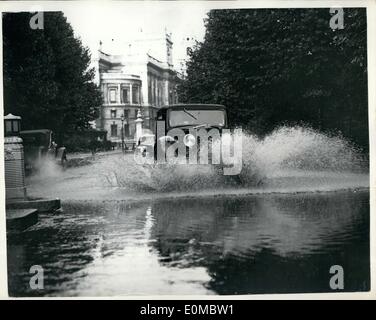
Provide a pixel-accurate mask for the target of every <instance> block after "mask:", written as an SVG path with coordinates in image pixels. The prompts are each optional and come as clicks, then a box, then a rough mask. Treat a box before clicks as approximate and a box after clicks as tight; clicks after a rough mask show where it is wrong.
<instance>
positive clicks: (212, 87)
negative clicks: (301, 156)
mask: <svg viewBox="0 0 376 320" xmlns="http://www.w3.org/2000/svg"><path fill="white" fill-rule="evenodd" d="M331 16H332V15H331V14H330V13H329V9H262V10H260V9H257V10H250V9H237V10H212V11H210V12H209V14H208V17H207V20H206V34H205V39H204V41H203V42H202V43H197V44H196V46H195V47H194V48H192V49H191V50H190V52H189V61H188V63H187V76H186V79H185V81H183V83H182V84H181V86H180V88H179V91H180V97H181V99H180V100H182V101H183V102H192V103H193V102H197V103H199V102H201V103H220V104H224V105H226V106H227V107H228V110H229V118H230V122H231V124H232V125H233V126H242V127H243V128H246V129H248V130H250V131H251V132H255V133H258V134H264V133H267V132H269V131H270V130H273V129H274V128H275V127H277V126H280V125H282V124H304V125H308V126H311V127H313V128H316V129H319V130H322V131H330V132H336V133H338V132H340V133H341V134H342V135H344V136H345V137H347V138H349V139H351V140H352V141H354V142H356V143H357V144H358V145H359V146H362V147H364V148H365V149H367V148H368V109H367V107H368V101H367V49H366V48H367V26H366V11H365V9H355V8H345V9H344V29H337V30H332V29H331V28H330V26H329V20H330V18H331Z"/></svg>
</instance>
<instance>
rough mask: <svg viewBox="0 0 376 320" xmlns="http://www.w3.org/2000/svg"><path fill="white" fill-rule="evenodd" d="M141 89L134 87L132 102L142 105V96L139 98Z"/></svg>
mask: <svg viewBox="0 0 376 320" xmlns="http://www.w3.org/2000/svg"><path fill="white" fill-rule="evenodd" d="M139 92H140V91H139V87H138V86H133V87H132V102H133V103H140V96H139Z"/></svg>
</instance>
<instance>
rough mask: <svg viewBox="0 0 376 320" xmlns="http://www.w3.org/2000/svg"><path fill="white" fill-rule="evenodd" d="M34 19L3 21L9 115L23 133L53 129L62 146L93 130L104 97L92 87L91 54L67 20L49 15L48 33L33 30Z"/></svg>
mask: <svg viewBox="0 0 376 320" xmlns="http://www.w3.org/2000/svg"><path fill="white" fill-rule="evenodd" d="M32 16H33V14H31V13H6V14H4V15H3V50H4V51H3V52H4V108H5V114H7V113H9V112H11V113H13V114H16V115H20V116H21V117H22V128H23V129H38V128H48V129H52V130H54V131H55V132H56V133H57V137H58V139H60V140H61V139H62V137H63V134H65V133H67V132H73V131H75V130H81V129H85V128H88V127H89V121H91V120H94V119H95V118H96V117H97V116H98V108H99V107H100V105H101V102H102V98H101V93H100V90H99V88H98V87H97V86H96V85H95V84H94V83H93V78H94V71H93V70H92V69H90V68H89V65H90V53H89V50H88V48H85V47H83V46H82V44H81V41H80V40H79V39H77V38H75V37H74V34H73V30H72V27H71V26H70V24H69V23H68V22H67V20H66V18H65V17H64V16H63V14H62V13H61V12H45V13H44V28H43V29H35V30H34V29H32V28H30V25H29V21H30V18H31V17H32ZM60 142H61V141H60Z"/></svg>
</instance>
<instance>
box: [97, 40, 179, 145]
mask: <svg viewBox="0 0 376 320" xmlns="http://www.w3.org/2000/svg"><path fill="white" fill-rule="evenodd" d="M114 48H116V49H114ZM95 63H96V70H97V75H96V77H97V82H98V84H99V86H100V88H101V90H102V93H103V106H102V108H101V112H100V117H99V118H98V119H97V121H96V123H95V126H96V128H97V129H100V130H106V131H107V138H108V139H109V140H111V141H113V142H117V143H120V142H121V139H122V135H124V138H125V140H129V139H133V138H134V135H135V130H136V129H135V120H136V117H137V113H138V111H139V110H140V111H141V115H142V119H143V120H144V122H143V127H145V128H150V127H151V125H152V123H153V116H154V115H155V112H156V110H157V109H158V108H160V107H162V106H163V105H168V104H172V103H177V102H178V97H177V93H176V85H177V82H178V81H179V75H178V73H177V72H176V71H175V70H174V67H173V60H172V41H171V35H170V34H165V35H164V36H163V37H161V36H159V37H158V36H153V35H151V36H150V35H149V36H147V35H142V36H140V37H139V38H138V39H134V40H131V41H129V42H123V43H121V44H119V43H115V42H114V41H112V43H110V44H108V45H107V48H106V47H105V45H104V43H102V42H101V43H100V48H99V50H98V56H97V58H96V60H95ZM122 130H123V131H122Z"/></svg>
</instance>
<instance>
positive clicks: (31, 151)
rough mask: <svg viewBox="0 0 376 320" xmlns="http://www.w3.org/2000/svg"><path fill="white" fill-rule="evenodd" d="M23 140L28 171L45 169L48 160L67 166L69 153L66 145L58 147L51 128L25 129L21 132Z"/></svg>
mask: <svg viewBox="0 0 376 320" xmlns="http://www.w3.org/2000/svg"><path fill="white" fill-rule="evenodd" d="M20 137H21V138H22V140H23V146H24V155H25V169H26V171H27V172H30V171H34V170H43V166H44V165H46V162H47V161H48V160H52V161H53V162H55V163H57V164H58V165H61V166H62V167H63V168H65V166H66V163H67V154H66V149H65V147H58V145H57V144H56V143H55V142H54V140H53V132H52V131H51V130H49V129H39V130H25V131H21V132H20Z"/></svg>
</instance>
